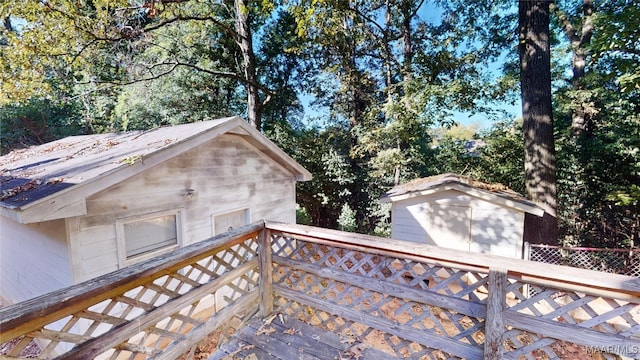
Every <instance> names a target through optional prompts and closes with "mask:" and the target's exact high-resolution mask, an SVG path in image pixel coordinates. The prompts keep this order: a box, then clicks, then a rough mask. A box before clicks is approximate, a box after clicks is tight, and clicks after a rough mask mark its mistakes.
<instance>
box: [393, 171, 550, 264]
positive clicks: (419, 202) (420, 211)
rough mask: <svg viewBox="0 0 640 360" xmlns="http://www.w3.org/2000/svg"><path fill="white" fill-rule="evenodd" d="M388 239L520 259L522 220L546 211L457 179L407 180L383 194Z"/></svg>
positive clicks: (503, 191)
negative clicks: (388, 212)
mask: <svg viewBox="0 0 640 360" xmlns="http://www.w3.org/2000/svg"><path fill="white" fill-rule="evenodd" d="M381 201H383V202H391V237H392V238H394V239H398V240H407V241H413V242H418V243H426V244H430V245H437V246H441V247H446V248H452V249H458V250H465V251H471V252H477V253H486V254H493V255H500V256H507V257H512V258H522V256H523V251H524V240H523V236H524V223H525V214H532V215H533V216H543V214H544V210H543V209H542V208H540V207H539V206H537V205H535V204H533V203H532V202H530V201H527V200H526V199H525V198H524V197H522V196H521V195H519V194H517V193H516V192H514V191H512V190H509V189H508V188H506V187H505V186H504V185H501V184H487V183H483V182H480V181H475V180H473V179H470V178H468V177H464V176H460V175H456V174H442V175H437V176H432V177H427V178H420V179H414V180H411V181H409V182H407V183H405V184H401V185H398V186H396V187H394V188H393V189H391V190H390V191H388V192H387V193H385V194H384V195H383V196H382V198H381Z"/></svg>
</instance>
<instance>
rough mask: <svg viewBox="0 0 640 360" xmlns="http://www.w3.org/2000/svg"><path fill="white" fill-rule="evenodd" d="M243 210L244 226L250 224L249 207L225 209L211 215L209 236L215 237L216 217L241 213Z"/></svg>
mask: <svg viewBox="0 0 640 360" xmlns="http://www.w3.org/2000/svg"><path fill="white" fill-rule="evenodd" d="M241 210H244V211H245V213H244V222H245V223H246V224H251V216H252V214H251V207H250V206H248V205H247V206H240V207H237V208H231V209H226V210H223V211H219V212H216V213H213V214H211V236H215V235H216V216H222V215H227V214H230V213H233V212H236V211H241Z"/></svg>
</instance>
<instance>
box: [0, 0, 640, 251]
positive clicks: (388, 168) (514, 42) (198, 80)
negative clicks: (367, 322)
mask: <svg viewBox="0 0 640 360" xmlns="http://www.w3.org/2000/svg"><path fill="white" fill-rule="evenodd" d="M521 3H541V2H535V1H532V2H529V1H527V2H521ZM542 3H547V5H549V2H542ZM521 15H522V14H521ZM547 15H548V20H549V23H548V25H547V27H548V36H547V39H546V41H547V42H548V45H549V51H548V53H547V54H546V55H547V56H548V58H547V60H548V62H549V69H548V70H544V73H545V74H546V75H548V78H547V79H546V80H545V82H546V83H547V85H548V90H549V94H548V95H549V99H548V100H549V101H547V104H548V105H549V107H548V108H547V109H546V110H545V111H546V114H547V115H548V116H550V118H549V119H551V118H552V119H553V122H552V123H551V122H549V126H548V127H547V128H545V135H544V136H543V137H545V138H546V142H545V144H547V145H548V146H547V151H548V152H549V153H552V152H555V155H556V158H557V165H556V166H555V168H556V169H555V171H554V172H555V174H556V176H557V194H556V195H554V196H553V197H554V198H556V199H557V207H556V205H554V207H553V208H554V209H557V212H556V216H557V220H558V238H559V240H560V241H561V242H563V243H566V244H572V245H594V246H634V245H637V244H638V241H640V235H639V233H640V217H639V215H638V214H639V213H640V204H639V200H640V188H639V187H638V184H640V150H638V149H640V117H639V115H638V114H639V113H640V112H639V111H638V110H639V109H638V107H639V103H640V101H639V92H640V66H639V65H638V64H640V42H639V40H638V39H640V34H638V31H639V30H638V26H637V20H636V19H637V18H638V17H639V16H640V10H639V6H638V4H636V2H634V1H630V0H607V1H602V2H593V1H591V0H561V1H556V2H555V3H553V4H551V5H550V7H549V11H548V14H547ZM0 17H1V18H2V20H3V23H2V27H0V68H2V72H1V74H2V75H0V76H1V80H2V81H1V83H0V121H1V123H0V126H1V128H0V130H1V132H0V136H1V140H2V152H3V153H6V152H8V151H10V150H11V149H14V148H19V147H23V146H29V145H32V144H37V143H42V142H46V141H50V140H53V139H56V138H60V137H63V136H67V135H72V134H81V133H94V132H106V131H122V130H131V129H148V128H153V127H156V126H163V125H170V124H178V123H184V122H193V121H199V120H203V119H208V118H216V117H221V116H228V115H241V116H244V117H245V118H247V120H248V121H250V122H251V124H252V125H253V126H255V127H257V128H258V129H260V130H261V131H263V132H264V133H265V134H266V135H267V136H268V137H270V138H271V139H272V140H273V141H274V142H276V143H277V144H278V145H279V146H281V147H282V148H283V149H284V150H285V151H287V152H288V153H289V154H292V156H294V158H296V160H298V161H299V162H300V163H301V164H303V165H304V166H305V167H306V168H307V169H308V170H310V171H311V172H312V173H313V174H314V179H313V180H312V181H310V182H306V183H301V184H299V187H298V203H299V209H300V211H299V213H300V221H304V222H307V223H310V224H315V225H321V226H326V227H331V228H341V229H348V230H353V231H359V232H365V233H378V234H388V233H389V220H390V217H389V208H388V207H386V206H385V205H383V204H381V203H380V202H379V200H378V199H379V197H380V195H381V194H383V193H384V192H385V191H387V190H389V189H390V188H391V187H392V186H394V185H396V184H399V183H403V182H406V181H408V180H410V179H413V178H416V177H422V176H430V175H434V174H438V173H443V172H458V173H462V174H464V175H470V176H473V177H475V178H477V179H479V180H484V181H488V182H501V183H503V184H505V185H507V186H509V187H510V188H512V189H514V190H516V191H519V192H521V193H523V194H524V193H528V195H529V196H530V198H531V199H532V200H536V196H538V195H540V196H542V197H545V196H548V195H549V194H551V193H550V191H549V189H548V188H547V189H542V191H541V194H538V195H536V194H535V193H531V192H529V191H528V189H530V188H531V184H529V185H527V181H530V180H532V179H533V177H532V176H533V175H531V173H529V172H527V171H525V168H526V169H530V168H531V166H537V165H540V164H542V163H543V162H542V161H540V160H539V159H534V158H532V157H531V156H529V155H531V151H539V149H540V148H538V147H537V146H538V145H540V142H539V140H540V139H541V136H542V135H540V134H537V135H535V134H534V135H531V134H533V133H530V131H531V129H532V127H531V126H532V124H533V123H532V122H531V119H532V117H531V116H532V114H533V112H532V111H531V109H532V108H530V107H526V106H525V109H524V112H523V114H522V115H523V116H522V117H521V118H518V119H516V118H514V117H513V116H510V115H508V114H506V113H505V112H504V111H503V105H504V104H506V103H516V101H517V99H518V98H519V97H520V91H521V90H523V91H524V92H525V93H526V92H529V93H531V91H533V87H532V86H533V85H532V84H531V83H526V82H522V84H521V83H520V82H519V81H518V80H519V79H521V78H520V77H519V75H524V76H526V74H527V71H529V70H530V69H529V68H526V67H522V64H521V63H520V62H519V54H520V52H519V49H522V48H523V47H522V44H524V43H521V42H520V39H519V34H521V31H520V30H521V29H522V28H521V27H519V26H520V25H522V19H520V22H519V21H518V6H517V5H516V4H515V3H511V2H505V1H498V0H492V1H477V0H448V1H444V0H318V1H315V0H314V1H308V0H296V1H291V2H279V1H275V0H265V1H251V0H234V1H231V0H180V1H177V0H145V1H142V2H132V1H130V0H78V1H70V0H45V1H27V2H25V1H21V0H7V1H4V2H2V4H0ZM522 40H523V41H524V40H526V39H525V38H523V39H522ZM521 70H522V72H521ZM536 96H537V95H535V94H534V97H533V99H537V98H536ZM523 100H524V102H523V103H525V104H526V101H527V100H526V99H525V98H524V97H523ZM528 104H529V105H531V104H532V103H531V102H529V103H528ZM310 110H311V111H310ZM460 114H481V115H482V116H483V117H484V118H487V119H491V121H493V125H492V126H491V127H490V128H485V129H480V128H473V127H458V128H456V127H455V125H456V124H459V123H460V120H463V119H464V116H466V115H460ZM536 126H537V125H536ZM525 139H529V140H531V141H525ZM471 140H474V141H475V140H477V141H480V142H479V143H480V144H482V145H481V146H480V147H478V148H477V149H476V150H474V151H472V152H470V151H469V149H468V147H467V146H466V144H467V143H468V141H471ZM549 144H551V145H549ZM527 151H528V152H529V153H528V154H529V155H527V156H528V157H525V153H526V152H527ZM526 164H527V165H526ZM527 166H529V167H527Z"/></svg>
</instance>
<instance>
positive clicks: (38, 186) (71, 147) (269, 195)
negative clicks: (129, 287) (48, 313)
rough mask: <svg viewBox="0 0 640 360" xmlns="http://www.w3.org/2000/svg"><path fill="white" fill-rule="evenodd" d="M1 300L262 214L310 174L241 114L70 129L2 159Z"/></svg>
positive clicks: (291, 217) (282, 210)
mask: <svg viewBox="0 0 640 360" xmlns="http://www.w3.org/2000/svg"><path fill="white" fill-rule="evenodd" d="M0 169H1V170H2V182H1V184H2V196H1V198H0V215H1V216H0V297H1V298H0V300H2V301H3V302H4V303H15V302H19V301H24V300H26V299H29V298H32V297H35V296H38V295H42V294H44V293H47V292H49V291H53V290H56V289H59V288H62V287H66V286H70V285H73V284H76V283H79V282H81V281H84V280H88V279H92V278H94V277H97V276H99V275H103V274H105V273H108V272H111V271H114V270H117V269H119V268H122V267H124V266H127V265H129V264H132V263H136V262H139V261H142V260H145V259H148V258H150V257H153V256H156V255H159V254H162V253H166V252H170V251H172V250H174V249H176V248H178V247H181V246H185V245H188V244H191V243H194V242H197V241H201V240H204V239H206V238H208V237H210V236H212V235H215V234H218V233H220V232H224V231H227V230H228V229H229V228H230V227H234V226H240V225H244V224H247V223H250V222H253V221H256V220H259V219H270V220H276V221H283V222H291V223H293V222H295V204H296V182H297V181H306V180H309V179H310V178H311V174H310V173H309V172H308V171H306V170H305V169H304V168H303V167H302V166H301V165H299V164H298V163H296V162H295V161H294V160H293V159H292V158H290V157H289V156H288V155H287V154H285V153H284V152H283V151H282V150H280V149H279V148H278V147H277V146H276V145H274V144H273V143H272V142H270V141H269V140H268V139H267V138H265V137H264V136H263V135H262V134H260V133H259V132H258V131H257V130H255V129H254V128H252V127H251V126H250V125H249V124H248V123H247V122H246V121H244V120H242V119H241V118H238V117H232V118H225V119H219V120H212V121H205V122H197V123H192V124H185V125H178V126H172V127H161V128H157V129H153V130H149V131H132V132H125V133H117V134H116V133H114V134H97V135H86V136H72V137H68V138H65V139H61V140H58V141H54V142H51V143H47V144H44V145H40V146H35V147H30V148H28V149H23V150H15V151H13V152H11V153H9V154H7V155H5V156H2V157H0Z"/></svg>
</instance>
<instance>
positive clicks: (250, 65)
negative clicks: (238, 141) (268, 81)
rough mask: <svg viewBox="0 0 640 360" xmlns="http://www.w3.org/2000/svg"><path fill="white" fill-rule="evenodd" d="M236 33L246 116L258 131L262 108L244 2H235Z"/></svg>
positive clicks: (245, 2) (246, 8)
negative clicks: (245, 98) (244, 92)
mask: <svg viewBox="0 0 640 360" xmlns="http://www.w3.org/2000/svg"><path fill="white" fill-rule="evenodd" d="M234 4H235V11H236V31H237V33H238V37H239V39H238V45H239V46H240V51H241V53H242V61H243V64H242V65H243V67H244V76H245V79H246V88H247V115H248V117H249V119H248V120H249V123H250V124H251V125H252V126H253V127H255V128H256V129H258V130H262V129H261V128H262V119H261V118H262V107H263V104H262V103H261V102H260V90H259V88H258V77H257V75H256V56H255V54H254V52H253V40H252V38H251V28H250V19H249V7H248V4H247V1H246V0H235V3H234Z"/></svg>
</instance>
